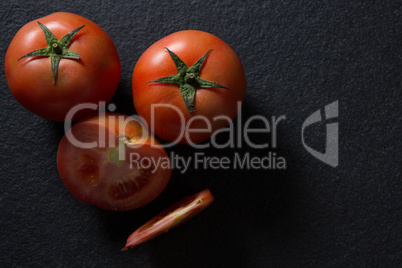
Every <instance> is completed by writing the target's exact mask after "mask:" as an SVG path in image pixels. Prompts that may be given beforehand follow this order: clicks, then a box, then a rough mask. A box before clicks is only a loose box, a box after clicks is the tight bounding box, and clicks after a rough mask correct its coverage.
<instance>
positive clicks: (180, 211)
mask: <svg viewBox="0 0 402 268" xmlns="http://www.w3.org/2000/svg"><path fill="white" fill-rule="evenodd" d="M213 202H214V197H213V196H212V194H211V192H210V191H209V190H208V189H206V190H203V191H201V192H199V193H197V194H194V195H192V196H187V197H185V198H184V199H182V200H181V201H179V202H177V203H175V204H173V205H172V206H170V207H169V208H167V209H166V210H164V211H163V212H161V213H160V214H158V215H157V216H155V217H154V218H152V219H151V220H150V221H148V222H147V223H145V224H144V225H142V226H141V227H140V228H138V229H137V230H136V231H135V232H134V233H132V234H131V235H130V236H129V237H128V239H127V243H126V246H125V247H124V248H123V249H122V250H127V249H128V248H132V247H135V246H137V245H139V244H142V243H144V242H146V241H148V240H150V239H152V238H155V237H156V236H158V235H160V234H163V233H166V232H167V231H169V230H170V229H172V228H173V227H176V226H178V225H179V224H181V223H183V222H185V221H187V220H189V219H191V218H192V217H193V216H195V215H197V214H198V213H200V212H201V211H202V210H204V209H205V208H207V207H208V206H209V205H211V204H212V203H213Z"/></svg>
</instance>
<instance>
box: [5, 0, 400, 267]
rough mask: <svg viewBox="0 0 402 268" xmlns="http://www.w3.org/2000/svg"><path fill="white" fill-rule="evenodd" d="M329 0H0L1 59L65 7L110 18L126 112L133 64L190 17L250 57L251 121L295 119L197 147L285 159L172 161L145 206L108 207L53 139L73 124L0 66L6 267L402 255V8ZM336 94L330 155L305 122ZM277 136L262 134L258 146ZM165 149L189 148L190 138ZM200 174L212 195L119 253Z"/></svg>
mask: <svg viewBox="0 0 402 268" xmlns="http://www.w3.org/2000/svg"><path fill="white" fill-rule="evenodd" d="M320 2H321V3H318V1H254V2H247V3H246V2H245V1H237V0H234V1H175V0H171V1H166V2H162V1H153V0H147V1H132V2H131V1H127V2H126V3H125V2H119V1H113V3H112V1H78V2H73V1H58V3H53V2H52V1H39V2H37V1H18V2H16V1H11V2H10V1H2V2H1V4H0V12H1V24H0V31H1V34H0V38H1V39H0V41H1V46H0V48H1V55H2V58H3V59H4V55H5V52H6V49H7V46H8V44H9V42H10V41H11V39H12V37H13V36H14V34H15V33H16V32H17V30H18V29H19V28H20V27H22V26H23V25H24V24H25V23H27V22H29V21H31V20H34V19H38V18H40V17H42V16H45V15H47V14H50V13H52V12H55V11H68V12H73V13H77V14H80V15H82V16H84V17H87V18H88V19H91V20H93V21H94V22H96V23H97V24H99V25H100V26H101V27H102V28H103V29H105V30H106V32H108V33H109V35H110V36H111V37H112V39H113V40H114V42H115V44H116V46H117V49H118V51H119V54H120V57H121V63H122V70H123V71H122V79H121V83H120V86H119V89H118V91H117V93H116V96H115V98H114V100H113V103H115V104H116V105H117V111H118V112H121V113H126V114H135V110H134V107H133V104H132V100H131V74H132V70H133V68H134V65H135V63H136V60H137V59H138V58H139V57H140V55H141V53H142V52H143V51H144V50H145V49H146V48H147V47H148V46H150V45H151V44H152V43H153V42H155V41H157V40H158V39H160V38H162V37H164V36H166V35H168V34H170V33H172V32H175V31H178V30H183V29H198V30H204V31H207V32H210V33H213V34H215V35H217V36H218V37H220V38H222V39H223V40H225V41H226V42H227V43H228V44H229V45H230V46H232V47H233V49H234V50H235V51H236V52H237V53H238V55H239V57H240V59H241V60H242V62H243V64H244V68H245V71H246V75H247V81H248V86H247V94H246V97H245V101H244V106H243V111H242V116H243V118H244V119H247V118H249V117H251V116H252V115H255V114H260V115H262V116H264V117H267V118H271V116H276V117H279V116H281V115H285V116H286V120H284V121H282V122H281V123H280V124H279V126H278V134H277V135H278V146H277V148H276V149H271V148H270V149H266V150H255V149H251V148H250V147H249V146H243V147H242V148H228V149H225V150H215V149H207V150H204V151H201V150H198V151H199V152H204V153H205V154H206V155H208V156H224V155H228V156H233V155H234V154H235V153H239V154H242V155H244V154H246V153H247V152H249V153H250V154H251V155H256V156H264V155H266V154H267V153H268V152H276V153H277V154H278V155H281V156H283V157H285V159H286V161H287V169H286V170H212V169H206V170H203V169H201V170H195V169H194V168H191V169H189V170H188V171H187V172H186V173H185V174H181V173H180V172H179V171H178V170H175V171H174V172H173V176H172V179H171V181H170V183H169V185H168V187H167V188H166V190H165V191H164V192H163V194H162V195H161V196H160V197H158V199H156V200H155V201H154V202H152V203H151V204H149V205H148V206H146V207H143V208H141V209H138V210H135V211H130V212H120V213H118V212H110V211H104V210H101V209H98V208H96V207H94V206H91V205H88V204H85V203H82V202H80V201H78V200H77V199H75V198H74V197H73V196H72V195H71V194H70V193H69V192H68V190H67V189H66V188H65V187H64V185H63V184H62V181H61V179H60V178H59V175H58V172H57V168H56V152H57V146H58V143H59V141H60V139H61V137H62V135H63V133H64V130H63V124H61V123H54V122H50V121H47V120H45V119H42V118H39V117H37V116H35V115H33V114H31V113H30V112H28V111H26V110H25V109H24V108H22V107H21V106H20V105H19V104H18V103H17V102H16V101H15V100H14V99H13V97H12V95H11V93H10V91H9V90H8V87H7V84H6V80H5V76H4V68H3V64H1V67H0V68H1V72H0V73H1V98H0V101H1V104H0V107H1V112H0V124H1V131H0V142H1V153H0V163H1V169H0V210H1V220H0V241H1V243H0V254H1V255H0V266H1V267H28V266H29V267H95V266H97V267H182V266H192V267H222V265H226V266H227V265H232V267H305V266H310V267H340V266H342V267H397V266H400V265H401V262H402V256H401V255H402V252H401V248H402V245H401V240H402V235H401V220H402V219H401V212H402V211H401V209H402V207H401V194H402V191H401V171H400V169H401V162H400V161H401V160H400V159H401V110H400V109H401V41H402V40H401V26H402V25H401V17H400V15H401V5H400V2H399V1H378V2H376V4H373V3H370V4H369V3H368V2H369V1H345V3H344V2H343V1H320ZM346 2H350V3H346ZM398 2H399V4H398ZM334 101H339V118H337V119H336V120H335V121H337V122H339V166H338V167H336V168H333V167H330V166H328V165H326V164H324V163H322V162H320V161H319V160H317V159H316V158H314V157H313V156H311V155H310V154H309V153H308V152H307V151H306V150H305V149H304V147H303V145H302V143H301V136H300V131H301V126H302V124H303V122H304V120H305V119H306V118H307V117H308V116H309V115H310V114H312V113H313V112H315V111H316V110H318V109H320V108H323V107H324V106H325V105H327V104H329V103H332V102H334ZM258 126H260V127H261V124H258V123H255V127H258ZM320 133H321V134H320ZM267 135H268V136H267ZM306 136H307V142H308V143H309V145H310V146H311V147H314V148H321V150H323V148H324V145H325V144H324V139H325V125H324V124H318V125H316V126H315V127H313V128H311V129H310V130H309V131H308V132H306ZM225 138H227V137H225V136H222V137H220V139H221V141H225ZM270 138H271V136H270V135H269V134H261V133H260V134H253V135H252V139H253V141H254V142H256V143H262V142H269V141H270ZM168 151H169V153H170V152H174V153H176V154H179V155H181V156H187V157H190V156H193V155H194V150H191V149H189V148H188V147H186V146H176V147H174V148H171V149H169V150H168ZM206 187H208V188H210V189H211V191H212V193H213V194H214V195H215V197H216V202H215V203H214V205H213V206H211V207H210V208H209V209H207V210H206V211H204V212H203V213H202V214H200V215H199V216H197V217H196V218H194V219H192V220H191V221H190V222H187V223H186V224H184V225H182V226H181V227H179V228H177V229H174V230H171V231H170V232H168V233H166V234H165V235H163V236H161V237H159V238H158V239H155V240H153V241H150V242H148V243H146V244H144V245H142V246H139V247H138V248H136V249H133V250H131V251H127V252H120V249H121V248H122V247H123V246H124V243H125V240H126V238H127V236H128V235H129V234H130V233H131V232H132V231H133V230H134V229H135V228H137V227H138V226H139V225H141V224H142V223H143V222H145V221H146V220H148V219H149V218H150V217H151V216H153V215H154V214H156V213H157V212H159V211H160V210H162V209H163V208H165V207H166V206H167V205H168V204H170V203H173V202H174V201H176V200H178V199H180V198H181V197H182V196H184V195H188V194H191V193H193V192H196V191H198V190H201V189H203V188H206Z"/></svg>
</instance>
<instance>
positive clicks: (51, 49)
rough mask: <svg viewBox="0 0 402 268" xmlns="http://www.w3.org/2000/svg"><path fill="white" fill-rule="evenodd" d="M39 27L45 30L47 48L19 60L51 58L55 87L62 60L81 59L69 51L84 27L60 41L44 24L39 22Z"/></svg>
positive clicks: (73, 31)
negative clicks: (72, 41)
mask: <svg viewBox="0 0 402 268" xmlns="http://www.w3.org/2000/svg"><path fill="white" fill-rule="evenodd" d="M38 24H39V26H40V27H41V29H42V30H43V33H44V34H45V38H46V43H47V47H45V48H41V49H38V50H35V51H32V52H30V53H28V54H25V55H24V56H22V57H21V58H19V59H18V60H20V59H22V58H26V57H50V63H51V69H52V74H53V85H55V84H56V78H57V70H58V66H59V62H60V59H62V58H68V59H79V58H80V54H78V53H76V52H73V51H71V50H69V49H68V47H69V45H70V42H71V40H72V39H73V37H74V36H75V35H76V34H77V33H78V32H79V30H81V29H82V28H83V27H84V26H85V24H84V25H82V26H81V27H78V28H77V29H75V30H72V31H71V32H69V33H68V34H66V35H65V36H63V37H62V38H61V39H60V40H58V39H57V38H56V37H55V36H54V34H53V33H52V32H51V31H50V30H49V29H48V28H47V27H46V26H45V25H43V24H42V23H40V22H39V21H38Z"/></svg>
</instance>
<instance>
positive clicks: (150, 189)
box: [57, 113, 171, 210]
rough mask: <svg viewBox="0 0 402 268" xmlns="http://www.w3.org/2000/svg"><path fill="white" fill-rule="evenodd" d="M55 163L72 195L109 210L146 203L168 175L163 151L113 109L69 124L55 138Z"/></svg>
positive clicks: (169, 172)
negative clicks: (56, 143) (69, 126)
mask: <svg viewBox="0 0 402 268" xmlns="http://www.w3.org/2000/svg"><path fill="white" fill-rule="evenodd" d="M85 147H87V148H85ZM57 167H58V170H59V173H60V177H61V178H62V180H63V182H64V184H65V185H66V187H67V188H68V190H70V192H71V193H72V194H73V195H74V196H76V197H77V198H78V199H80V200H82V201H84V202H87V203H91V204H94V205H96V206H98V207H101V208H104V209H109V210H130V209H134V208H138V207H140V206H143V205H145V204H147V203H149V202H150V201H152V200H153V199H155V198H156V197H157V196H158V195H159V194H160V193H161V192H162V191H163V189H164V188H165V186H166V185H167V183H168V181H169V178H170V175H171V165H170V160H169V157H168V156H167V154H166V152H165V150H164V149H163V148H162V147H160V145H159V144H158V143H157V141H156V140H155V139H154V138H153V137H152V136H150V135H149V134H148V132H147V131H146V130H145V129H144V128H143V127H142V125H141V124H140V123H139V122H138V121H137V120H135V119H134V118H131V117H128V116H125V115H120V114H116V113H105V114H100V115H97V116H94V117H90V118H87V119H83V120H81V121H79V122H78V123H77V124H76V125H74V126H73V127H72V128H71V129H70V130H69V131H68V132H67V133H66V135H65V136H64V137H63V139H62V140H61V142H60V145H59V149H58V152H57Z"/></svg>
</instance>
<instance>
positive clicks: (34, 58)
mask: <svg viewBox="0 0 402 268" xmlns="http://www.w3.org/2000/svg"><path fill="white" fill-rule="evenodd" d="M84 25H85V26H84ZM24 56H25V57H24ZM5 74H6V78H7V83H8V86H9V88H10V90H11V93H12V94H13V96H14V97H15V99H16V100H17V101H18V102H19V103H21V104H22V105H23V106H24V107H25V108H27V109H28V110H30V111H31V112H33V113H35V114H37V115H39V116H41V117H44V118H47V119H50V120H55V121H63V120H65V116H66V114H67V113H68V111H69V110H70V109H71V108H72V107H74V106H75V105H77V104H80V103H84V102H89V103H96V104H98V102H99V101H105V102H108V101H110V99H111V98H112V97H113V95H114V93H115V91H116V89H117V87H118V84H119V82H120V76H121V66H120V60H119V56H118V54H117V50H116V47H115V45H114V44H113V41H112V40H111V39H110V37H109V36H108V35H107V33H106V32H105V31H104V30H102V28H101V27H99V26H98V25H96V24H95V23H94V22H92V21H90V20H88V19H86V18H84V17H81V16H79V15H76V14H71V13H64V12H59V13H53V14H51V15H49V16H46V17H43V18H40V19H37V20H34V21H32V22H29V23H27V24H26V25H24V26H23V27H22V28H21V29H20V30H19V31H18V32H17V34H16V35H15V36H14V38H13V40H12V41H11V43H10V45H9V47H8V50H7V53H6V58H5ZM86 112H87V113H88V112H93V110H87V111H86ZM83 115H85V112H81V114H80V115H79V116H83ZM79 116H78V115H77V116H75V118H74V119H78V117H79Z"/></svg>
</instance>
